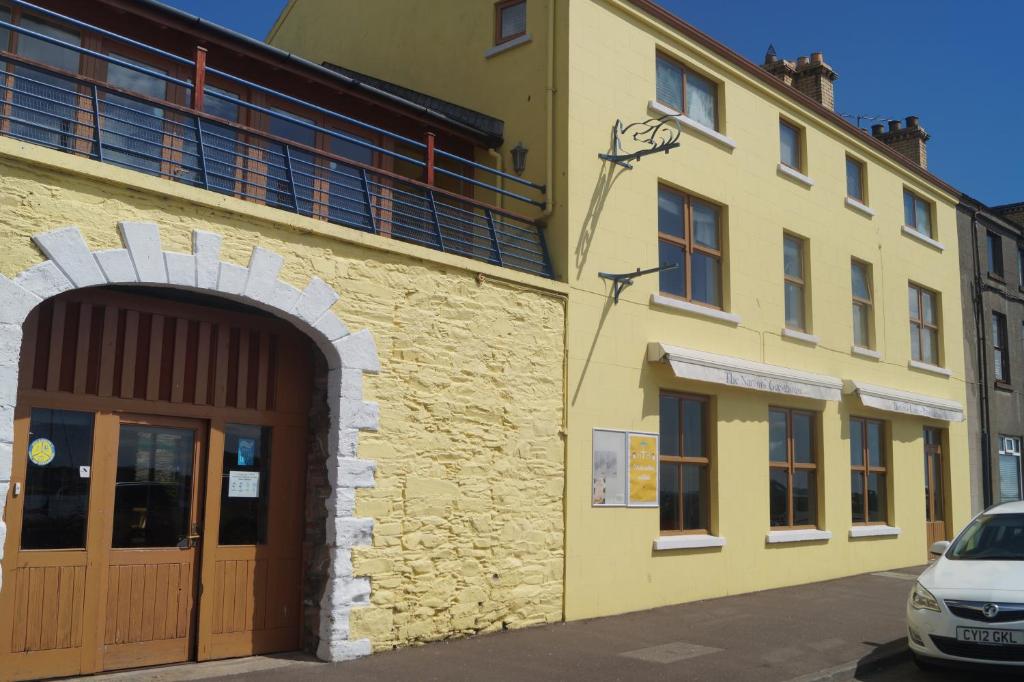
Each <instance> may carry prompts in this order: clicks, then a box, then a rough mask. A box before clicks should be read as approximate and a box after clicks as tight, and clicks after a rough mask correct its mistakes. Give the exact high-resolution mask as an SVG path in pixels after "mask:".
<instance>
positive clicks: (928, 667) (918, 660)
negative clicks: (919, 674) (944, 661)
mask: <svg viewBox="0 0 1024 682" xmlns="http://www.w3.org/2000/svg"><path fill="white" fill-rule="evenodd" d="M914 665H916V666H917V669H918V670H922V671H924V672H931V671H932V670H935V668H936V666H935V664H934V663H932V662H931V661H929V660H928V659H927V658H922V657H921V656H918V655H917V654H914Z"/></svg>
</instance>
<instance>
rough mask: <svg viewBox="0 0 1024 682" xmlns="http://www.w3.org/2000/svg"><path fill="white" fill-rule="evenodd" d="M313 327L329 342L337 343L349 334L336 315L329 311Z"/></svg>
mask: <svg viewBox="0 0 1024 682" xmlns="http://www.w3.org/2000/svg"><path fill="white" fill-rule="evenodd" d="M313 327H314V328H315V329H316V330H317V331H318V332H320V333H321V334H323V335H324V338H325V339H327V340H329V341H335V340H337V339H340V338H341V337H343V336H345V335H346V334H348V327H346V326H345V323H344V322H342V321H341V320H339V319H338V316H337V315H335V314H334V313H332V312H330V311H327V312H326V313H324V314H323V317H321V318H320V319H319V320H317V321H316V324H314V325H313Z"/></svg>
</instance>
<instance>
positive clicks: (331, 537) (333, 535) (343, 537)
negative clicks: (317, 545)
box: [327, 516, 373, 547]
mask: <svg viewBox="0 0 1024 682" xmlns="http://www.w3.org/2000/svg"><path fill="white" fill-rule="evenodd" d="M371 543H373V519H364V518H358V517H351V516H350V517H344V516H337V517H335V518H333V519H331V518H329V519H327V544H328V545H330V546H332V547H358V546H361V545H369V544H371Z"/></svg>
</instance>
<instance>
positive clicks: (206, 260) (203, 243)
mask: <svg viewBox="0 0 1024 682" xmlns="http://www.w3.org/2000/svg"><path fill="white" fill-rule="evenodd" d="M221 241H222V240H221V236H220V235H219V234H215V233H213V232H204V231H203V230H193V231H192V253H193V254H194V255H195V257H196V284H197V286H199V288H200V289H216V288H217V275H218V274H219V273H220V245H221Z"/></svg>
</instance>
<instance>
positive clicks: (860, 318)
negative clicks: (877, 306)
mask: <svg viewBox="0 0 1024 682" xmlns="http://www.w3.org/2000/svg"><path fill="white" fill-rule="evenodd" d="M850 280H851V282H850V285H851V289H852V291H853V345H854V346H856V347H858V348H874V343H873V342H872V339H873V334H872V331H873V330H872V322H873V320H874V307H873V304H872V296H871V291H872V286H871V266H870V265H868V264H867V263H865V262H864V261H859V260H857V259H856V258H854V259H853V260H852V261H851V262H850Z"/></svg>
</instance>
